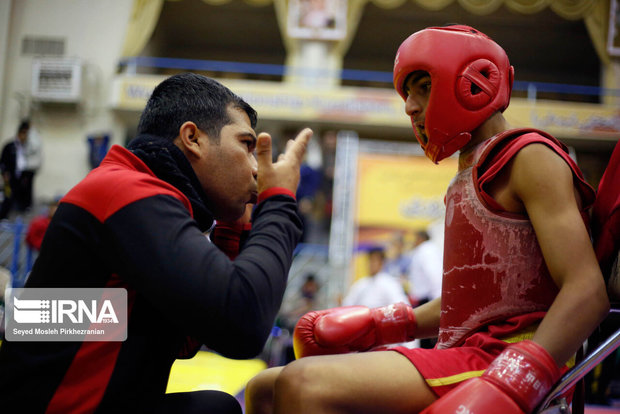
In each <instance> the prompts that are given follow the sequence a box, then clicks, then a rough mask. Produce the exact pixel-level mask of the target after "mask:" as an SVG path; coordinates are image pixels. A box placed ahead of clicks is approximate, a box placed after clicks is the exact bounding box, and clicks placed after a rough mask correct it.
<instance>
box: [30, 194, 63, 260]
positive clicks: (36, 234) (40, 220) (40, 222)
mask: <svg viewBox="0 0 620 414" xmlns="http://www.w3.org/2000/svg"><path fill="white" fill-rule="evenodd" d="M58 202H59V199H56V200H54V201H52V202H50V203H49V205H48V207H47V212H46V213H45V214H42V215H40V216H37V217H35V218H33V219H32V221H31V222H30V224H29V225H28V230H27V231H26V244H27V245H28V247H30V248H31V249H33V250H36V251H39V250H41V243H42V242H43V236H45V232H46V231H47V227H48V226H49V224H50V221H52V216H53V215H54V213H55V212H56V208H58Z"/></svg>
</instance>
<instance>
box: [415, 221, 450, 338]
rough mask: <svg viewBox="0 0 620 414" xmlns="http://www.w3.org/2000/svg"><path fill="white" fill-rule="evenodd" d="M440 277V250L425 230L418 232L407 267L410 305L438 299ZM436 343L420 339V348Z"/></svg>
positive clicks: (441, 256)
mask: <svg viewBox="0 0 620 414" xmlns="http://www.w3.org/2000/svg"><path fill="white" fill-rule="evenodd" d="M442 277H443V252H442V249H441V248H440V247H439V246H438V245H437V243H435V242H434V241H433V240H432V239H431V238H430V237H429V235H428V233H427V232H426V230H420V231H418V232H417V233H416V241H415V247H414V248H413V250H412V252H411V263H410V266H409V295H410V298H411V301H412V303H414V305H415V306H419V305H423V304H424V303H426V302H429V301H431V300H433V299H435V298H438V297H440V296H441V278H442ZM436 342H437V339H436V338H425V339H420V347H421V348H427V349H430V348H433V347H434V346H435V343H436Z"/></svg>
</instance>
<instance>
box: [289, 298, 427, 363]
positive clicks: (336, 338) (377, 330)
mask: <svg viewBox="0 0 620 414" xmlns="http://www.w3.org/2000/svg"><path fill="white" fill-rule="evenodd" d="M416 327H417V323H416V320H415V315H414V313H413V309H412V308H411V307H410V306H408V305H406V304H404V303H396V304H393V305H389V306H384V307H381V308H375V309H370V308H367V307H365V306H348V307H340V308H333V309H327V310H322V311H314V312H309V313H307V314H305V315H304V316H302V317H301V319H300V320H299V322H297V326H296V327H295V332H294V333H293V348H294V350H295V356H296V358H302V357H306V356H313V355H328V354H344V353H349V352H358V351H367V350H369V349H371V348H373V347H375V346H379V345H385V344H391V343H396V342H405V341H409V340H413V339H415V332H416Z"/></svg>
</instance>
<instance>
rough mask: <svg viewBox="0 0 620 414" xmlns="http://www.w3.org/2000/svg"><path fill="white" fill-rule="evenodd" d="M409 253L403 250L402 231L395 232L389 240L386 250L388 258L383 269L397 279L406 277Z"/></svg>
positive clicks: (409, 259)
mask: <svg viewBox="0 0 620 414" xmlns="http://www.w3.org/2000/svg"><path fill="white" fill-rule="evenodd" d="M410 263H411V255H409V254H407V252H406V251H405V239H404V235H403V233H402V232H397V233H396V234H395V235H394V237H393V238H392V240H391V243H390V247H389V250H388V259H387V260H386V261H385V265H384V266H383V270H384V271H385V272H387V273H389V274H391V275H392V276H394V277H396V278H397V279H398V280H402V279H404V278H407V277H408V275H409V265H410Z"/></svg>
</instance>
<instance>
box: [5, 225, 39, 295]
mask: <svg viewBox="0 0 620 414" xmlns="http://www.w3.org/2000/svg"><path fill="white" fill-rule="evenodd" d="M25 236H26V224H25V223H24V222H23V220H22V219H21V217H17V218H16V219H15V221H13V222H11V221H8V220H3V221H1V222H0V265H2V266H4V267H5V268H7V269H8V270H9V271H10V273H11V279H12V282H11V285H12V286H13V287H15V288H19V287H23V286H24V284H25V283H26V279H27V277H28V274H29V273H30V270H31V269H32V264H33V262H34V252H33V250H32V249H30V248H29V247H28V246H27V245H26V242H25V241H24V238H25Z"/></svg>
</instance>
